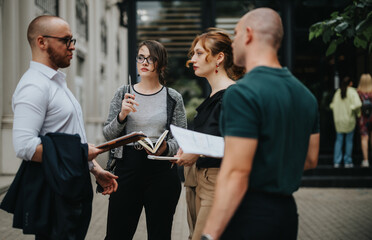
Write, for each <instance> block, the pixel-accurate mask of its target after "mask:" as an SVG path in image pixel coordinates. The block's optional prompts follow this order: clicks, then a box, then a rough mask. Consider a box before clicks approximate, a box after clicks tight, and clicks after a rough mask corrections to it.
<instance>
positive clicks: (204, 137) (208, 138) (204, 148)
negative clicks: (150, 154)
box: [170, 125, 225, 158]
mask: <svg viewBox="0 0 372 240" xmlns="http://www.w3.org/2000/svg"><path fill="white" fill-rule="evenodd" d="M170 128H171V131H172V134H173V136H174V137H175V139H176V140H177V142H178V145H179V146H180V147H181V148H182V150H183V152H185V153H194V154H202V155H205V156H210V157H215V158H222V157H223V154H224V147H225V142H224V140H223V137H217V136H213V135H209V134H204V133H199V132H195V131H191V130H187V129H184V128H180V127H177V126H174V125H171V127H170Z"/></svg>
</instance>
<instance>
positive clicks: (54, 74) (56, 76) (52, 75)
mask: <svg viewBox="0 0 372 240" xmlns="http://www.w3.org/2000/svg"><path fill="white" fill-rule="evenodd" d="M30 68H32V69H35V70H37V71H39V72H41V73H42V74H44V75H45V76H46V77H47V78H49V79H51V80H55V81H57V82H59V83H61V84H63V83H65V82H66V74H65V73H63V72H61V71H59V70H58V71H56V70H54V69H52V68H50V67H48V66H46V65H44V64H42V63H39V62H35V61H31V62H30Z"/></svg>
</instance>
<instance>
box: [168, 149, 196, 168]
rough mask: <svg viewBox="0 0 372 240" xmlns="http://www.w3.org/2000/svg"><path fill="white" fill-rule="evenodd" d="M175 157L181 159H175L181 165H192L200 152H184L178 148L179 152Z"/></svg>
mask: <svg viewBox="0 0 372 240" xmlns="http://www.w3.org/2000/svg"><path fill="white" fill-rule="evenodd" d="M174 156H175V157H178V158H179V159H178V160H177V161H173V162H174V163H176V164H177V165H179V166H187V167H188V166H192V165H193V164H194V163H195V162H196V161H197V160H198V158H199V155H198V154H192V153H184V152H183V151H182V149H181V148H180V149H178V152H177V154H176V155H174Z"/></svg>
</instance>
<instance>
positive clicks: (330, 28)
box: [309, 0, 372, 56]
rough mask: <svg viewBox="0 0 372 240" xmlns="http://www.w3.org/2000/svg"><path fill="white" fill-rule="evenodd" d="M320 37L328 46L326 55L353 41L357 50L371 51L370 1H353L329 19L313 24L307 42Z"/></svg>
mask: <svg viewBox="0 0 372 240" xmlns="http://www.w3.org/2000/svg"><path fill="white" fill-rule="evenodd" d="M320 36H322V40H323V42H324V43H326V44H329V46H328V49H327V51H326V55H327V56H329V55H331V54H333V53H334V52H335V51H336V49H337V47H338V46H339V45H340V44H342V43H344V42H347V41H353V43H354V46H355V47H357V48H362V49H368V51H369V52H371V51H372V0H353V2H352V3H351V4H350V5H348V6H347V7H346V8H345V9H344V11H343V12H333V13H332V14H331V17H330V19H326V20H324V21H322V22H317V23H314V24H313V25H311V26H310V29H309V41H311V40H312V39H315V38H318V37H320Z"/></svg>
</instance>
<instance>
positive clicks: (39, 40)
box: [35, 36, 48, 49]
mask: <svg viewBox="0 0 372 240" xmlns="http://www.w3.org/2000/svg"><path fill="white" fill-rule="evenodd" d="M35 42H36V46H38V47H39V48H40V49H46V48H47V45H48V44H47V43H46V41H45V38H43V36H37V37H36V40H35Z"/></svg>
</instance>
